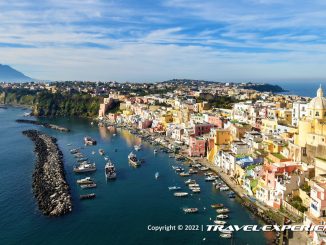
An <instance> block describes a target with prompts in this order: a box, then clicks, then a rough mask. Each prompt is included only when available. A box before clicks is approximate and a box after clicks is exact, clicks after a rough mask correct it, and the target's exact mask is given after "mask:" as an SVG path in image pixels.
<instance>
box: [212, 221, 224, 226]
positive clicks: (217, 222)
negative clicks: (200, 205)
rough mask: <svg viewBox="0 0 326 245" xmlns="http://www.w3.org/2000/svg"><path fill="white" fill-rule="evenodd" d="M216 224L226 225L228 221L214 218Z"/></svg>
mask: <svg viewBox="0 0 326 245" xmlns="http://www.w3.org/2000/svg"><path fill="white" fill-rule="evenodd" d="M214 224H216V225H225V224H226V221H224V220H214Z"/></svg>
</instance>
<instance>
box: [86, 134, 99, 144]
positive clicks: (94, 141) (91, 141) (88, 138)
mask: <svg viewBox="0 0 326 245" xmlns="http://www.w3.org/2000/svg"><path fill="white" fill-rule="evenodd" d="M84 143H85V145H96V140H94V139H92V138H91V137H89V136H86V137H85V138H84Z"/></svg>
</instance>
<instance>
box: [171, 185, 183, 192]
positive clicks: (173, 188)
mask: <svg viewBox="0 0 326 245" xmlns="http://www.w3.org/2000/svg"><path fill="white" fill-rule="evenodd" d="M168 188H169V191H176V190H180V189H181V187H180V186H169V187H168Z"/></svg>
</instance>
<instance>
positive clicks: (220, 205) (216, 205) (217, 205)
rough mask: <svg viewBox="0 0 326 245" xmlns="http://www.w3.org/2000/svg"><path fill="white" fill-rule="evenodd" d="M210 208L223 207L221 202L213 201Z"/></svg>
mask: <svg viewBox="0 0 326 245" xmlns="http://www.w3.org/2000/svg"><path fill="white" fill-rule="evenodd" d="M211 207H212V208H223V207H224V205H223V204H222V203H215V204H212V205H211Z"/></svg>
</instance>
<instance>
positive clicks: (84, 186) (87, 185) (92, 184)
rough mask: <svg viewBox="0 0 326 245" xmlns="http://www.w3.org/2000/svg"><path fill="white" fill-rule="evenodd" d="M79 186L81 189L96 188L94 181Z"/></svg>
mask: <svg viewBox="0 0 326 245" xmlns="http://www.w3.org/2000/svg"><path fill="white" fill-rule="evenodd" d="M80 187H81V188H82V189H91V188H96V184H95V183H91V184H81V185H80Z"/></svg>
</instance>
